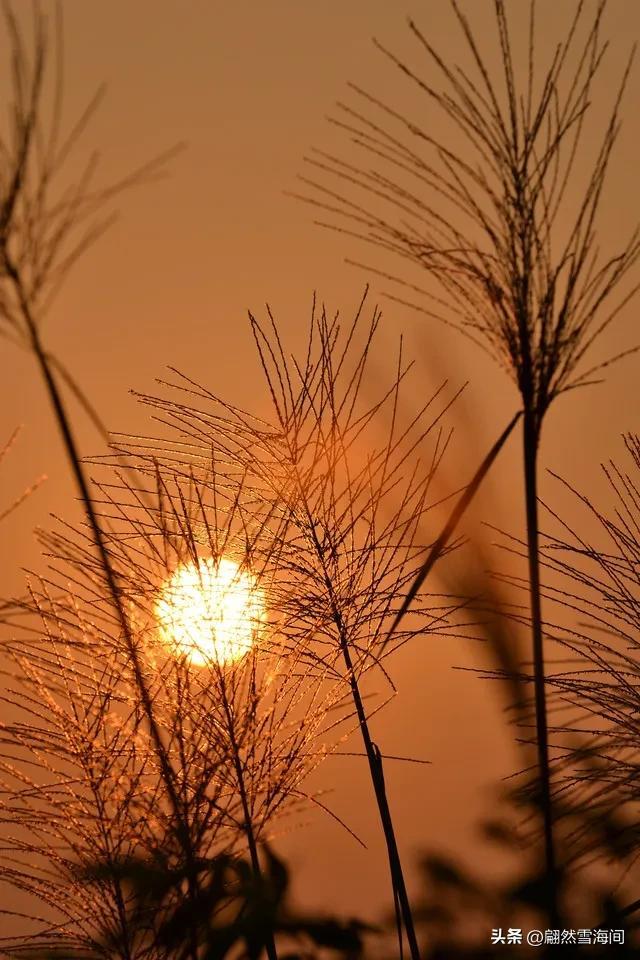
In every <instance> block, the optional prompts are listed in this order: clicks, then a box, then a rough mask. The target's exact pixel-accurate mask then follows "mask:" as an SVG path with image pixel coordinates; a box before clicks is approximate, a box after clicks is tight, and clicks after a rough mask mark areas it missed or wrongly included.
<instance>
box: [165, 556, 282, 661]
mask: <svg viewBox="0 0 640 960" xmlns="http://www.w3.org/2000/svg"><path fill="white" fill-rule="evenodd" d="M155 615H156V619H157V622H158V626H159V630H160V635H161V637H162V639H163V640H164V642H165V643H167V644H169V645H171V646H173V647H174V649H175V650H176V651H177V652H178V653H180V654H183V655H184V656H186V657H187V659H188V660H189V661H190V662H191V663H193V664H195V665H197V666H206V665H207V664H210V663H212V662H215V663H218V664H220V665H223V664H227V663H233V662H234V661H236V660H240V659H241V658H242V657H244V656H245V654H246V653H248V652H249V650H250V649H251V646H252V644H253V641H254V639H255V635H256V631H257V629H258V627H259V624H260V621H261V619H262V618H263V616H264V604H263V596H262V592H261V591H260V590H259V589H258V588H257V586H256V581H255V579H254V577H252V576H251V574H249V573H247V572H246V571H244V570H241V569H240V567H239V566H238V565H237V564H236V563H234V562H233V560H228V559H227V558H226V557H222V558H221V559H220V560H218V561H216V560H214V559H213V558H211V557H208V558H206V559H204V560H200V561H199V562H198V563H197V564H195V563H187V564H182V565H181V566H179V567H177V568H176V570H175V571H174V572H173V574H172V575H171V577H169V579H168V580H167V581H166V583H165V584H164V586H163V587H162V589H161V591H160V595H159V597H158V600H157V602H156V606H155Z"/></svg>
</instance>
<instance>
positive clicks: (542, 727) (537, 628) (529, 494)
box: [523, 406, 559, 929]
mask: <svg viewBox="0 0 640 960" xmlns="http://www.w3.org/2000/svg"><path fill="white" fill-rule="evenodd" d="M523 441H524V479H525V501H526V512H527V551H528V558H529V595H530V603H531V638H532V643H533V682H534V691H535V713H536V747H537V751H538V768H539V778H540V783H539V798H540V807H541V811H542V821H543V832H544V856H545V876H546V895H547V896H546V900H547V911H548V914H549V924H550V926H551V927H552V928H554V929H556V928H558V926H559V913H558V896H557V885H556V880H557V876H556V859H555V849H554V842H553V804H552V799H551V770H550V766H549V731H548V727H547V702H546V690H545V674H544V649H543V639H542V603H541V596H540V548H539V528H538V493H537V480H538V478H537V460H538V444H539V429H538V426H537V424H536V422H535V419H534V414H533V412H532V411H531V409H530V408H529V407H528V406H527V407H526V408H525V412H524V431H523Z"/></svg>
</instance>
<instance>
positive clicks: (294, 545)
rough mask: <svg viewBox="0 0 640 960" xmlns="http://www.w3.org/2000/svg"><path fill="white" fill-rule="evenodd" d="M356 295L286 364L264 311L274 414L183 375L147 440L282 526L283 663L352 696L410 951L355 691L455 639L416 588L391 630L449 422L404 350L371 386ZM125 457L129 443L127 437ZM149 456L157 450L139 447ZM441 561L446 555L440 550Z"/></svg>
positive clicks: (418, 545)
mask: <svg viewBox="0 0 640 960" xmlns="http://www.w3.org/2000/svg"><path fill="white" fill-rule="evenodd" d="M365 311H366V302H365V300H364V299H363V301H362V302H361V304H360V306H359V308H358V310H357V311H356V314H355V316H354V318H353V319H352V320H351V321H349V322H347V323H346V324H343V323H342V321H341V319H340V316H339V314H335V315H333V316H331V315H329V314H328V313H327V311H326V309H325V308H324V307H320V306H319V305H318V304H316V303H315V302H314V306H313V310H312V315H311V320H310V324H309V338H308V344H307V348H306V352H305V353H303V354H302V355H301V357H300V359H298V358H296V357H295V356H294V357H288V356H287V355H286V353H285V350H284V348H283V345H282V342H281V338H280V334H279V332H278V327H277V324H276V321H275V319H274V318H273V316H272V314H271V312H269V313H268V318H267V321H266V323H265V324H264V325H263V324H261V323H260V322H259V321H258V320H257V319H256V317H255V316H251V327H252V330H253V335H254V339H255V342H256V347H257V351H258V357H259V362H260V364H261V366H262V370H263V374H264V378H265V382H266V386H267V390H268V395H269V397H270V403H271V415H270V416H269V417H268V418H265V417H264V416H263V417H261V418H257V417H254V416H252V415H249V414H247V413H245V412H244V411H242V410H240V409H238V408H237V407H235V406H231V405H229V404H228V403H225V402H224V401H222V400H220V399H219V398H218V397H216V396H215V395H214V394H212V393H211V392H210V391H209V390H207V389H206V388H205V387H202V386H199V385H197V384H195V383H193V382H192V381H190V380H188V379H187V378H186V377H184V376H180V377H178V379H176V380H174V381H172V382H171V383H170V384H167V386H169V387H170V389H171V393H170V394H169V395H165V396H162V397H157V396H155V397H151V396H145V397H143V398H142V399H143V401H144V402H145V403H148V404H150V405H151V406H152V408H153V409H154V411H155V413H156V417H157V418H158V419H160V420H161V421H162V422H164V423H165V424H166V425H168V426H169V427H170V428H171V429H172V431H173V434H174V436H175V438H176V440H175V441H172V440H171V438H170V437H169V438H168V439H167V440H165V441H163V445H162V446H163V449H164V453H160V452H159V444H158V443H157V442H156V443H155V445H152V448H153V455H154V456H155V457H156V458H157V459H158V462H159V463H160V465H161V466H160V469H161V470H162V469H163V464H165V463H166V464H172V465H173V466H172V469H175V463H176V462H180V463H182V464H183V469H184V470H187V469H188V470H190V471H195V473H196V476H197V477H198V478H199V479H200V478H201V476H202V466H201V464H202V463H208V461H209V458H210V456H211V453H210V451H211V450H213V451H214V453H215V455H216V457H217V459H218V461H219V462H221V463H223V462H224V463H225V464H227V469H228V468H229V465H231V464H233V465H235V467H234V469H236V470H239V471H241V472H242V475H243V478H245V479H244V483H245V484H246V487H247V489H252V490H253V491H254V493H253V499H254V500H255V502H256V503H261V504H264V505H266V504H268V505H269V507H268V512H269V515H270V516H271V517H273V518H275V517H279V518H280V522H282V523H283V525H284V526H283V535H282V537H281V542H280V546H279V548H278V564H279V569H280V571H281V573H282V574H283V575H286V577H287V579H289V581H290V582H291V583H293V584H295V589H292V590H290V591H289V592H288V593H284V594H282V595H281V598H280V603H281V604H284V605H280V606H278V605H276V609H277V610H278V614H279V616H280V637H281V642H282V643H283V649H282V653H283V656H285V657H287V656H288V651H289V650H290V649H293V650H294V651H297V650H300V651H301V656H302V659H303V661H304V663H305V670H306V672H307V676H314V675H315V674H317V673H318V671H319V672H320V675H322V676H324V675H325V674H328V675H329V676H331V677H333V678H334V679H335V681H336V682H340V683H344V684H346V685H347V687H348V689H349V690H350V696H351V698H352V707H351V710H352V711H353V713H354V715H355V718H356V722H357V726H358V727H359V729H360V732H361V735H362V739H363V744H364V750H365V755H366V758H367V762H368V765H369V770H370V773H371V778H372V783H373V787H374V793H375V797H376V802H377V804H378V809H379V812H380V818H381V823H382V828H383V832H384V836H385V841H386V844H387V851H388V855H389V863H390V870H391V877H392V885H393V890H394V898H395V901H396V906H397V909H398V918H399V927H402V926H404V928H405V930H406V933H407V936H408V939H409V943H410V946H411V949H412V952H414V951H416V950H417V944H416V942H415V936H414V933H413V927H412V922H411V911H410V906H409V900H408V895H407V891H406V885H405V882H404V877H403V874H402V868H401V864H400V858H399V854H398V848H397V842H396V838H395V830H394V827H393V821H392V817H391V813H390V809H389V804H388V800H387V796H386V789H385V786H384V776H383V754H382V751H381V750H380V748H379V747H378V745H377V744H376V742H375V740H374V738H373V734H372V732H371V727H370V720H371V713H372V711H371V710H369V709H368V708H367V707H366V706H365V698H364V696H365V695H364V693H363V690H362V684H363V681H364V677H365V675H366V674H369V675H371V676H372V677H373V675H374V674H375V675H377V676H378V678H379V680H381V681H382V683H383V684H384V686H386V687H387V688H388V689H389V690H390V692H391V694H392V693H393V692H394V687H393V682H392V680H391V677H390V675H389V673H388V671H387V668H386V665H385V664H386V660H387V658H388V657H389V656H390V654H391V653H392V652H393V651H394V650H397V649H398V648H399V647H400V646H401V645H402V644H404V643H406V642H407V641H408V640H410V639H411V638H413V637H418V636H423V637H424V636H425V635H428V634H430V633H436V634H442V633H444V634H447V633H449V632H451V631H452V630H453V628H452V627H451V625H450V622H449V620H450V614H451V612H452V610H453V608H454V607H455V603H454V602H453V601H451V600H447V599H446V598H445V597H442V596H438V595H437V594H427V593H425V591H424V589H423V590H422V591H420V593H419V596H418V599H417V602H416V604H415V606H414V608H413V610H412V612H411V614H410V615H408V616H407V617H406V618H403V620H402V623H398V624H397V626H396V629H395V631H394V632H393V634H390V627H391V625H392V624H394V623H395V622H396V620H397V615H398V612H399V611H400V609H401V606H402V601H403V596H404V594H405V593H406V592H407V590H408V589H409V588H410V586H411V585H412V584H413V583H415V581H416V578H417V576H418V574H419V572H420V570H421V568H422V566H423V564H424V561H425V557H426V556H427V555H428V554H429V548H430V546H431V545H432V544H431V541H429V539H428V538H426V537H425V533H426V527H427V525H428V519H429V517H430V516H431V513H430V511H432V510H433V507H434V506H435V505H436V501H437V498H436V496H435V493H434V492H433V490H432V484H433V478H434V474H435V471H436V468H437V466H438V464H439V462H440V460H441V458H442V456H443V455H444V452H445V449H446V446H447V443H448V439H449V435H448V433H447V432H446V431H445V429H444V427H443V425H442V422H443V416H444V414H445V412H446V410H447V408H448V406H449V404H450V402H451V400H450V399H446V398H445V394H444V392H443V388H441V389H440V390H439V391H438V392H437V393H436V394H435V395H434V396H433V397H431V398H429V400H427V401H426V402H425V403H424V404H423V405H422V406H421V407H419V408H418V410H417V411H415V412H412V413H411V414H410V415H409V416H408V417H405V416H404V415H403V412H402V408H403V396H404V393H405V390H406V388H405V380H406V378H407V376H408V374H409V369H410V366H411V365H410V364H405V361H404V359H403V357H402V352H401V351H400V354H399V358H398V366H397V371H396V375H395V377H394V378H393V380H392V381H391V383H390V384H389V386H388V387H387V388H386V389H384V390H382V391H380V390H378V391H376V395H371V396H370V395H369V394H370V391H371V385H370V383H371V373H370V369H369V368H370V366H371V364H372V351H373V344H374V340H375V335H376V331H377V327H378V323H379V312H378V311H377V309H374V310H373V312H372V314H371V316H370V319H368V320H367V319H366V318H365ZM116 441H117V442H118V444H119V448H120V446H121V444H123V445H122V447H121V448H122V449H127V450H130V449H131V448H130V446H129V444H128V442H127V441H126V439H125V440H124V441H120V440H119V439H118V438H116ZM140 443H141V448H142V449H145V447H147V446H148V444H149V443H150V441H141V442H140ZM441 546H442V550H440V552H441V553H443V552H445V548H444V544H442V545H441ZM379 708H380V705H378V706H377V707H376V710H377V709H379Z"/></svg>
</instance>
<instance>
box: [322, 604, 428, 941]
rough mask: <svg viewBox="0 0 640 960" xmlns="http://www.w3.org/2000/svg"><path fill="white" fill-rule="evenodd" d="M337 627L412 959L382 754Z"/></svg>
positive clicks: (410, 916)
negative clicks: (375, 740)
mask: <svg viewBox="0 0 640 960" xmlns="http://www.w3.org/2000/svg"><path fill="white" fill-rule="evenodd" d="M338 629H339V632H340V646H341V649H342V655H343V658H344V662H345V666H346V668H347V671H348V674H349V684H350V687H351V695H352V697H353V702H354V705H355V708H356V714H357V717H358V723H359V725H360V732H361V734H362V741H363V743H364V748H365V752H366V754H367V761H368V763H369V771H370V773H371V782H372V783H373V790H374V793H375V797H376V801H377V804H378V812H379V814H380V823H381V824H382V832H383V833H384V838H385V842H386V845H387V856H388V858H389V870H390V872H391V883H392V885H393V890H394V899H395V900H396V902H397V906H398V907H399V910H400V915H401V917H402V923H403V925H404V929H405V933H406V935H407V941H408V943H409V950H410V952H411V957H412V960H420V949H419V947H418V940H417V937H416V931H415V926H414V922H413V914H412V912H411V904H410V902H409V895H408V894H407V886H406V884H405V881H404V873H403V870H402V861H401V860H400V853H399V852H398V844H397V842H396V834H395V830H394V827H393V819H392V817H391V810H390V808H389V801H388V798H387V789H386V786H385V782H384V768H383V763H382V755H381V753H380V750H379V748H378V746H377V744H375V743H374V742H373V740H372V738H371V731H370V730H369V723H368V720H367V714H366V712H365V709H364V704H363V702H362V695H361V693H360V687H359V685H358V680H357V678H356V676H355V673H354V669H353V661H352V659H351V654H350V651H349V644H348V642H347V639H346V637H345V635H344V629H343V627H342V623H341V620H339V622H338Z"/></svg>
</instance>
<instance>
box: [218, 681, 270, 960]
mask: <svg viewBox="0 0 640 960" xmlns="http://www.w3.org/2000/svg"><path fill="white" fill-rule="evenodd" d="M220 686H221V688H222V690H221V692H222V703H223V706H224V712H225V715H226V718H227V729H228V731H229V739H230V741H231V752H232V754H233V763H234V767H235V771H236V780H237V783H238V793H239V795H240V803H241V805H242V815H243V817H244V825H243V826H244V833H245V836H246V838H247V846H248V847H249V856H250V857H251V868H252V870H253V875H254V878H255V879H256V880H258V881H260V880H262V868H261V867H260V859H259V857H258V844H257V843H256V837H255V833H254V832H253V822H252V819H251V811H250V809H249V798H248V796H247V790H246V787H245V783H244V772H243V770H242V763H241V760H240V751H239V748H238V742H237V740H236V734H235V726H234V720H233V713H232V710H231V705H230V704H229V698H228V697H227V688H226V683H225V682H224V678H223V679H222V683H221V685H220ZM264 945H265V949H266V951H267V956H268V958H269V960H278V952H277V950H276V943H275V939H274V936H273V930H271V929H268V930H265V944H264Z"/></svg>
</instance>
